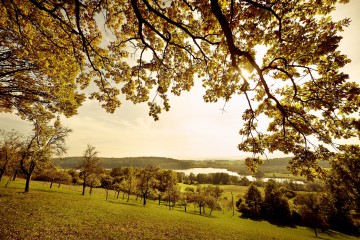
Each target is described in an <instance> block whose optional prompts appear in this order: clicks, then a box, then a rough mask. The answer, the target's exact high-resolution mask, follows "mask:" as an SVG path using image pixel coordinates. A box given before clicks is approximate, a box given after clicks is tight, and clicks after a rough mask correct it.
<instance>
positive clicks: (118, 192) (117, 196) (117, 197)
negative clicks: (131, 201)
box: [116, 191, 120, 199]
mask: <svg viewBox="0 0 360 240" xmlns="http://www.w3.org/2000/svg"><path fill="white" fill-rule="evenodd" d="M119 194H120V191H117V195H116V199H119Z"/></svg>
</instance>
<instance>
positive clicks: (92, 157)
mask: <svg viewBox="0 0 360 240" xmlns="http://www.w3.org/2000/svg"><path fill="white" fill-rule="evenodd" d="M97 154H98V152H97V151H95V147H93V146H91V145H90V144H88V145H87V147H86V150H85V152H84V155H83V159H82V162H81V163H80V165H79V166H78V167H77V169H79V170H80V178H81V179H82V180H83V190H82V195H85V188H86V186H87V185H88V178H89V176H90V175H91V174H99V173H101V172H102V168H101V165H100V164H101V162H100V159H99V158H98V157H97Z"/></svg>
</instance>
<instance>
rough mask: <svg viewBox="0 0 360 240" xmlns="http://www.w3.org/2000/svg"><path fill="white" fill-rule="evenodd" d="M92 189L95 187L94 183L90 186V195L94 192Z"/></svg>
mask: <svg viewBox="0 0 360 240" xmlns="http://www.w3.org/2000/svg"><path fill="white" fill-rule="evenodd" d="M92 189H93V187H92V185H91V186H90V191H89V193H90V195H91V194H92Z"/></svg>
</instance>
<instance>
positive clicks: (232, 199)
mask: <svg viewBox="0 0 360 240" xmlns="http://www.w3.org/2000/svg"><path fill="white" fill-rule="evenodd" d="M231 207H232V210H233V214H232V215H233V216H234V215H235V206H234V195H233V193H232V192H231Z"/></svg>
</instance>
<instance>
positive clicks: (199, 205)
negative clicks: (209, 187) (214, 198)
mask: <svg viewBox="0 0 360 240" xmlns="http://www.w3.org/2000/svg"><path fill="white" fill-rule="evenodd" d="M199 206H200V215H201V205H199Z"/></svg>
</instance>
